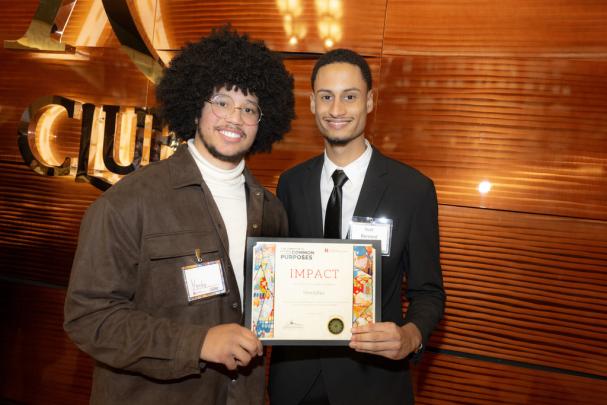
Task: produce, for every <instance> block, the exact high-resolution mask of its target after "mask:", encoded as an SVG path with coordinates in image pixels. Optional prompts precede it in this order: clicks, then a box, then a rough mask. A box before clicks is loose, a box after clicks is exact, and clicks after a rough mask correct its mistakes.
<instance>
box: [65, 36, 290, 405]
mask: <svg viewBox="0 0 607 405" xmlns="http://www.w3.org/2000/svg"><path fill="white" fill-rule="evenodd" d="M157 99H158V101H159V104H160V107H161V111H162V113H163V115H164V118H165V120H166V121H167V123H168V125H169V129H170V130H172V131H174V132H175V134H176V135H177V136H178V137H179V138H181V139H182V140H183V141H185V142H184V143H183V144H181V145H180V146H179V147H178V149H177V150H176V152H175V153H174V154H173V155H172V156H171V157H170V158H168V159H166V160H163V161H160V162H155V163H152V164H150V165H148V166H146V167H144V168H142V169H140V170H137V171H136V172H134V173H132V174H130V175H128V176H126V177H125V178H124V179H122V180H121V181H120V182H118V183H117V184H116V185H114V186H113V187H112V188H110V189H109V190H108V191H106V192H105V193H104V194H103V195H102V196H101V197H100V198H99V199H98V200H97V201H95V202H94V203H93V204H92V205H91V207H90V208H89V209H88V211H87V213H86V215H85V216H84V219H83V221H82V225H81V229H80V237H79V242H78V249H77V252H76V257H75V259H74V264H73V268H72V275H71V279H70V284H69V288H68V292H67V298H66V304H65V324H64V327H65V330H66V331H67V333H68V334H69V336H70V337H71V338H72V339H73V341H74V342H75V343H76V344H77V345H78V347H79V348H81V349H82V350H83V351H85V352H86V353H88V354H90V355H91V356H92V357H93V358H94V359H95V360H96V365H95V372H94V378H93V387H92V393H91V403H94V404H118V403H123V404H144V403H145V404H160V403H162V404H185V403H188V404H193V403H196V404H239V405H240V404H262V403H263V400H264V377H265V372H264V367H263V358H262V354H263V350H262V345H261V343H260V342H259V340H258V339H257V338H256V336H255V335H254V334H253V333H252V332H251V331H250V330H248V329H246V328H244V327H243V326H242V325H241V320H242V296H243V290H242V289H243V274H244V269H243V267H244V263H243V261H244V252H245V241H246V237H247V236H286V233H287V221H286V214H285V211H284V209H283V207H282V205H281V204H280V202H279V201H278V200H277V199H276V198H275V197H274V196H273V195H272V194H271V193H270V192H268V191H267V190H265V189H264V188H263V187H262V186H261V185H260V184H259V183H258V182H257V181H256V180H255V178H254V177H253V176H252V174H251V173H250V172H249V171H248V170H247V169H246V167H245V163H244V157H245V156H246V155H247V154H251V153H255V152H269V151H270V150H271V148H272V144H273V143H274V142H276V141H278V140H280V139H281V138H282V137H283V135H284V134H285V133H286V132H287V131H288V130H289V129H290V124H291V121H292V119H293V117H294V98H293V78H292V76H291V75H290V74H289V73H288V72H287V70H286V69H285V67H284V65H283V63H282V61H281V60H280V59H279V58H278V57H277V56H276V55H275V54H273V53H272V52H271V51H270V50H269V49H268V48H266V46H265V45H264V44H263V43H261V42H254V41H251V40H250V39H249V38H248V37H247V36H246V35H239V34H238V33H237V32H235V31H234V30H233V29H232V28H231V27H229V26H227V27H222V28H220V29H216V30H213V32H212V33H211V34H210V35H209V36H208V37H206V38H204V39H202V40H200V41H199V42H197V43H193V44H188V45H187V46H185V47H184V48H183V49H182V51H181V53H180V54H178V55H177V56H175V58H174V59H173V60H172V62H171V64H170V66H169V67H168V69H166V72H165V75H164V77H163V79H162V80H161V82H160V83H159V85H158V88H157Z"/></svg>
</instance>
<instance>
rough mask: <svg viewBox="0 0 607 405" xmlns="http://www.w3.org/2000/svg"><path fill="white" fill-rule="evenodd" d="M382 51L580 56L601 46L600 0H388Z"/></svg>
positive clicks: (605, 13)
mask: <svg viewBox="0 0 607 405" xmlns="http://www.w3.org/2000/svg"><path fill="white" fill-rule="evenodd" d="M386 16H387V18H386V27H385V28H386V31H385V33H384V49H383V50H384V54H389V55H406V54H410V53H419V54H434V55H436V54H440V53H447V54H455V55H461V54H476V55H478V54H483V55H485V56H491V55H493V56H495V55H514V54H516V55H533V56H536V55H541V56H553V55H563V56H570V55H573V56H574V57H575V56H578V55H579V56H585V55H588V54H604V53H605V51H607V24H605V21H607V6H606V5H605V2H604V1H601V0H583V1H571V0H556V1H555V0H504V1H499V2H498V1H491V0H456V1H436V0H430V1H419V0H417V1H411V0H389V1H388V10H387V13H386Z"/></svg>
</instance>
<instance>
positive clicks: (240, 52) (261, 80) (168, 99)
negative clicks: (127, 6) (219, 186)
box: [156, 25, 295, 154]
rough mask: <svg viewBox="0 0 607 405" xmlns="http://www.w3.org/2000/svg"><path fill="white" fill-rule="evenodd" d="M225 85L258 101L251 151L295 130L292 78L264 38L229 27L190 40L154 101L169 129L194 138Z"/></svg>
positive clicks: (166, 73)
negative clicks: (202, 115) (199, 122)
mask: <svg viewBox="0 0 607 405" xmlns="http://www.w3.org/2000/svg"><path fill="white" fill-rule="evenodd" d="M221 87H225V88H226V89H227V90H232V89H233V88H235V87H236V88H238V89H240V90H241V91H242V92H243V93H244V94H245V95H247V94H249V93H252V94H254V95H255V96H257V99H258V100H259V106H260V107H261V111H262V112H263V117H262V119H261V121H260V122H259V128H258V130H257V136H256V137H255V141H254V143H253V145H252V146H251V149H250V150H249V152H248V153H250V154H252V153H256V152H270V151H271V150H272V144H273V143H274V142H276V141H279V140H281V139H282V138H283V136H284V134H285V133H286V132H288V131H289V130H290V129H291V121H292V120H293V118H295V109H294V105H295V100H294V96H293V76H292V75H291V74H290V73H289V72H288V71H287V70H286V68H285V66H284V64H283V62H282V59H281V58H280V57H279V55H277V54H275V53H273V52H272V51H270V50H269V49H268V48H267V47H266V46H265V44H264V43H263V42H262V41H252V40H250V39H249V36H248V35H247V34H243V35H240V34H238V33H237V32H236V30H234V29H233V28H232V27H231V26H230V25H225V26H222V27H220V28H215V29H213V30H212V32H211V34H210V35H208V36H207V37H205V38H202V39H201V40H200V41H198V42H196V43H188V44H186V45H185V46H184V47H183V48H182V50H181V52H180V53H179V54H178V55H177V56H175V57H174V58H173V59H172V60H171V63H170V65H169V67H168V68H167V69H165V71H164V75H163V77H162V79H161V81H160V83H159V84H158V87H157V88H156V99H157V100H158V102H159V104H160V113H161V115H162V117H163V119H164V120H165V121H166V122H167V123H168V125H169V130H171V131H173V132H174V133H175V135H176V136H177V137H178V138H179V139H181V140H188V139H190V138H193V137H194V136H195V135H196V127H197V125H196V122H197V120H198V119H199V118H200V113H201V109H202V107H203V104H204V102H205V100H208V99H209V98H210V97H211V96H212V94H213V92H214V91H215V90H218V89H220V88H221Z"/></svg>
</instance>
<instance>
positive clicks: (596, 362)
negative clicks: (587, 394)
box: [430, 206, 607, 377]
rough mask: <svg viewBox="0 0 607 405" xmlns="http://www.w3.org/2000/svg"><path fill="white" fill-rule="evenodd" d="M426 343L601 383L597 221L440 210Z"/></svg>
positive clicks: (604, 322) (605, 349) (601, 229)
mask: <svg viewBox="0 0 607 405" xmlns="http://www.w3.org/2000/svg"><path fill="white" fill-rule="evenodd" d="M439 220H440V232H441V263H442V266H443V275H444V279H445V289H446V291H447V308H446V316H445V319H444V321H443V323H442V325H441V326H440V327H439V328H438V330H437V331H436V332H435V333H434V335H433V337H432V341H431V343H430V344H431V345H433V346H435V347H440V348H442V349H449V350H455V351H459V352H465V353H471V354H477V355H478V354H480V355H483V356H487V357H493V358H498V359H508V360H514V361H521V362H525V363H532V364H537V365H542V366H549V367H557V368H562V369H567V370H575V371H579V372H584V373H589V374H595V375H600V376H603V377H607V316H606V314H607V302H606V301H605V293H606V292H607V223H606V222H604V221H587V220H576V219H571V218H561V217H552V216H544V215H530V214H521V213H512V212H500V211H493V210H482V209H473V208H462V207H449V206H441V207H440V219H439Z"/></svg>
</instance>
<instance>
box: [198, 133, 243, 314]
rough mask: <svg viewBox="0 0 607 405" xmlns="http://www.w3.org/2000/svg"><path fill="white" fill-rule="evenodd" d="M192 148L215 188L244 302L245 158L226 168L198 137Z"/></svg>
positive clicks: (203, 172)
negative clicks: (199, 147) (214, 159)
mask: <svg viewBox="0 0 607 405" xmlns="http://www.w3.org/2000/svg"><path fill="white" fill-rule="evenodd" d="M188 150H189V151H190V153H191V154H192V156H193V157H194V161H195V162H196V165H198V168H199V169H200V173H201V174H202V178H203V179H204V182H205V183H206V185H207V186H208V187H209V190H211V194H212V195H213V199H214V200H215V204H217V207H218V208H219V213H220V214H221V218H222V219H223V223H224V224H225V227H226V231H227V233H228V243H229V244H230V251H229V256H230V261H231V262H232V267H233V269H234V276H235V277H236V282H237V283H238V291H239V292H240V303H241V304H242V300H243V286H244V256H245V244H246V239H247V197H246V192H245V186H244V183H245V180H244V174H243V170H244V159H243V160H241V161H240V163H239V164H238V165H237V166H236V167H235V168H233V169H230V170H224V169H220V168H218V167H216V166H213V164H211V163H210V162H209V161H208V160H206V159H205V158H204V157H203V156H202V155H201V154H200V152H198V150H197V149H196V146H195V145H194V140H193V139H190V140H188Z"/></svg>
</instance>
